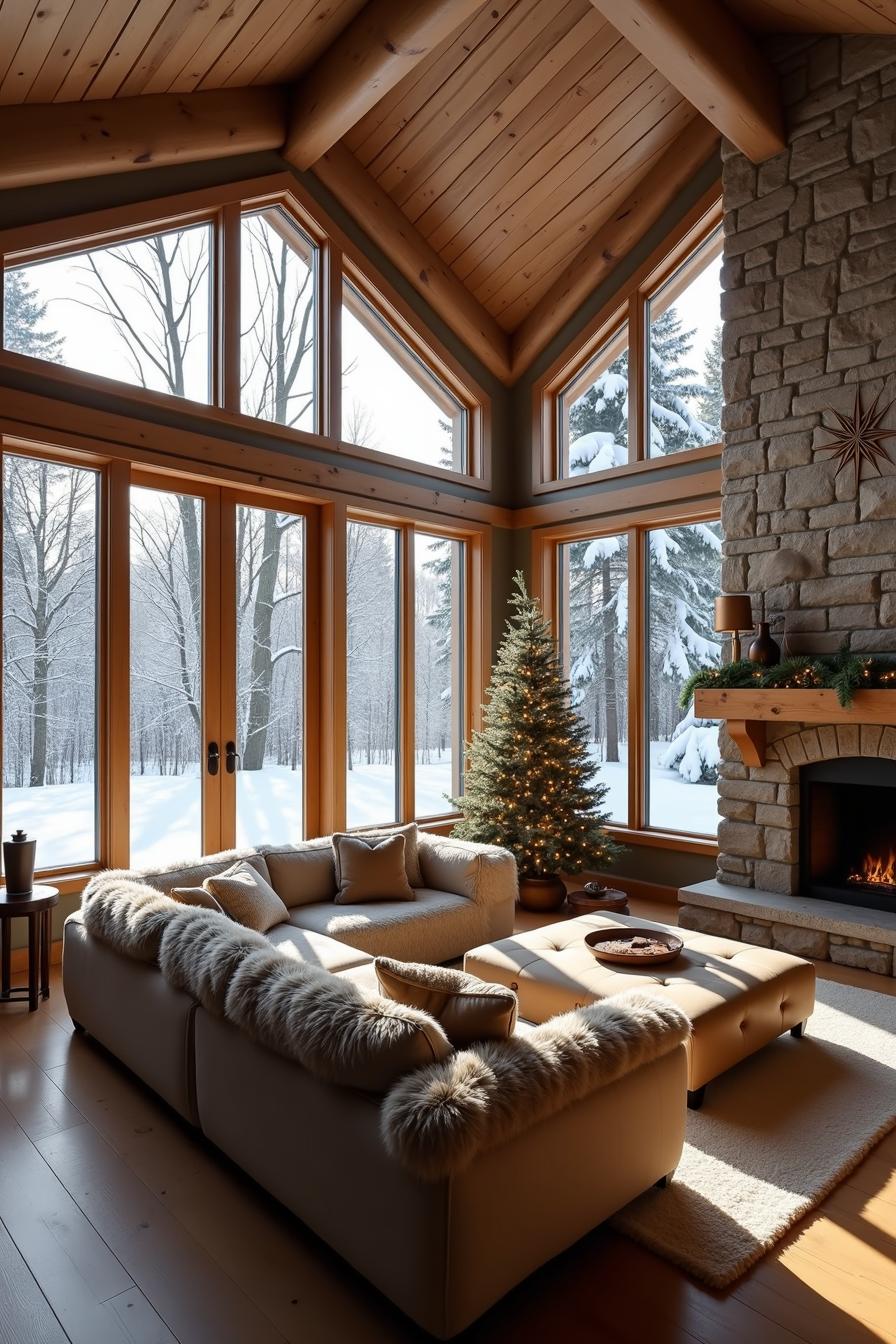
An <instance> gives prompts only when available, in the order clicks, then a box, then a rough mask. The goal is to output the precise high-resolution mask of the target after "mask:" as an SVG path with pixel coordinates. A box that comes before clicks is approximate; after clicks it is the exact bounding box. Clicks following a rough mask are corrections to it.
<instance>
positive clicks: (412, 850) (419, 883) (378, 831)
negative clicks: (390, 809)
mask: <svg viewBox="0 0 896 1344" xmlns="http://www.w3.org/2000/svg"><path fill="white" fill-rule="evenodd" d="M349 834H350V835H351V836H352V838H353V839H355V840H366V841H367V843H368V845H375V844H378V842H379V841H380V840H386V839H388V838H389V836H392V835H403V836H404V866H405V868H406V870H407V874H408V881H409V882H410V884H411V886H412V887H424V886H426V883H425V882H424V881H423V869H422V868H421V867H420V849H419V845H418V843H417V823H416V821H409V822H408V824H407V825H406V826H378V827H376V828H375V829H374V830H372V831H350V832H349ZM342 835H343V832H337V833H336V835H334V836H333V843H334V845H335V842H336V841H337V840H340V839H341V838H342ZM337 885H338V881H337Z"/></svg>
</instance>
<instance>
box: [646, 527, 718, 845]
mask: <svg viewBox="0 0 896 1344" xmlns="http://www.w3.org/2000/svg"><path fill="white" fill-rule="evenodd" d="M721 535H722V529H721V524H719V523H688V524H687V525H685V526H682V527H668V528H654V529H652V530H651V531H649V532H648V533H647V559H648V565H647V660H646V665H647V744H648V766H649V769H648V775H647V823H648V825H649V826H652V827H657V828H658V829H660V830H665V831H680V832H685V833H687V832H691V833H692V834H697V835H713V834H715V831H716V827H717V825H718V813H717V808H716V789H715V784H716V780H717V779H718V771H719V762H720V755H719V727H718V723H717V722H716V721H715V720H713V719H695V718H694V707H693V701H692V702H691V705H690V706H689V707H688V709H686V710H682V709H681V708H680V707H679V704H678V697H679V695H680V693H681V688H682V686H683V685H684V683H685V681H687V679H688V677H689V676H690V675H691V673H692V672H694V671H696V670H697V669H698V668H700V667H707V666H711V665H713V664H717V663H718V662H719V661H720V657H721V637H720V636H719V635H716V634H714V633H713V628H712V627H713V603H714V600H715V597H716V594H717V593H718V592H719V589H720V587H721V565H722V540H721ZM707 786H708V787H707Z"/></svg>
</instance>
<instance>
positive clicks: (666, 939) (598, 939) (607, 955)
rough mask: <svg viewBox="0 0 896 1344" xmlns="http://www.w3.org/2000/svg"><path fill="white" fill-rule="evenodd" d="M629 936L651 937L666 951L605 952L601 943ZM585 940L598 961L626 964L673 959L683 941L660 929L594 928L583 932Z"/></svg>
mask: <svg viewBox="0 0 896 1344" xmlns="http://www.w3.org/2000/svg"><path fill="white" fill-rule="evenodd" d="M630 938H652V939H653V940H654V941H655V942H658V943H665V944H666V946H667V949H668V950H667V951H666V952H651V953H643V952H605V951H604V950H603V949H602V947H601V944H602V943H617V942H620V941H621V940H623V939H625V940H628V939H630ZM585 942H586V943H587V944H588V946H589V947H590V948H591V951H592V952H593V953H594V955H595V956H596V957H597V958H598V960H599V961H611V962H614V963H621V964H623V965H626V966H659V965H660V964H661V963H662V962H664V961H674V960H675V958H676V957H677V956H678V954H679V953H680V952H681V949H682V948H683V947H684V943H683V942H682V940H681V939H680V938H679V937H678V935H677V934H674V933H664V932H663V931H662V930H661V929H631V928H628V927H626V928H618V929H595V930H594V931H593V933H586V934H585Z"/></svg>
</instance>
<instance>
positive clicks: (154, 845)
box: [130, 476, 222, 868]
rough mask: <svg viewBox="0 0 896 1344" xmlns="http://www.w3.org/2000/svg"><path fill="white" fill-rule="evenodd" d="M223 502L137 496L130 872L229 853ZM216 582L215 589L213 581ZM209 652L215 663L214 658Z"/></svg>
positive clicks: (156, 486) (150, 491) (143, 488)
mask: <svg viewBox="0 0 896 1344" xmlns="http://www.w3.org/2000/svg"><path fill="white" fill-rule="evenodd" d="M217 496H218V492H217V491H216V490H214V489H212V490H209V491H205V490H203V492H202V493H201V494H197V493H192V492H191V493H184V492H181V491H174V490H170V489H167V488H165V486H164V485H163V484H162V483H161V481H159V482H158V483H157V482H156V481H155V480H152V479H151V478H144V477H142V476H139V477H135V478H134V483H133V484H132V486H131V496H130V598H131V600H130V623H131V638H130V725H131V733H130V863H131V866H132V867H134V868H143V867H155V866H161V865H164V864H167V863H173V862H176V861H178V860H179V859H182V858H190V857H193V856H196V855H198V854H202V853H208V852H209V851H213V850H215V849H217V848H219V846H220V843H221V833H220V783H219V781H220V774H221V769H222V753H221V742H220V732H219V731H218V724H219V718H220V714H219V704H218V701H219V694H218V693H217V692H218V688H217V686H216V685H215V682H214V677H213V676H210V675H209V673H210V670H213V669H214V668H215V667H216V659H217V653H216V650H217V648H218V645H219V639H220V636H219V630H218V624H219V623H218V611H217V607H218V603H217V602H216V600H215V593H216V590H217V588H218V584H217V582H216V581H215V575H214V574H213V573H212V567H213V566H214V565H215V563H216V561H217V556H216V554H215V552H216V550H217V547H216V546H215V545H214V544H210V543H212V542H213V540H214V538H215V536H216V534H217V527H216V523H217V516H218V499H217ZM210 580H211V581H210ZM209 651H215V652H212V656H211V657H209V656H208V653H209Z"/></svg>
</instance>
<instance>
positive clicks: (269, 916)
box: [202, 859, 289, 933]
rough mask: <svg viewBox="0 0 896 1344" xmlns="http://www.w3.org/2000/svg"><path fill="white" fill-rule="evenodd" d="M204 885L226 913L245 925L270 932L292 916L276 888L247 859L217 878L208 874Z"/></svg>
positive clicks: (241, 860)
mask: <svg viewBox="0 0 896 1344" xmlns="http://www.w3.org/2000/svg"><path fill="white" fill-rule="evenodd" d="M202 885H203V887H204V889H205V890H206V891H207V892H210V893H211V895H212V896H214V898H215V900H216V901H218V902H219V904H220V905H221V908H222V909H223V911H224V913H225V915H229V916H230V918H231V919H233V920H236V922H237V924H242V925H243V927H244V928H247V929H255V931H256V932H257V933H267V931H268V929H272V928H273V927H274V925H275V924H285V923H286V922H287V921H288V919H289V911H288V910H287V908H286V906H285V905H284V904H283V902H282V901H281V899H280V897H279V896H278V895H277V893H276V891H275V890H274V888H273V887H272V886H271V885H270V883H269V882H266V881H265V879H264V878H263V877H262V876H261V873H259V872H258V871H257V869H256V868H254V867H253V866H252V864H251V863H247V862H246V860H245V859H239V860H238V861H237V862H236V863H235V864H234V865H233V867H232V868H228V869H227V870H226V871H225V872H223V873H219V874H218V876H217V877H207V878H206V879H205V881H204V882H203V884H202Z"/></svg>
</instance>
